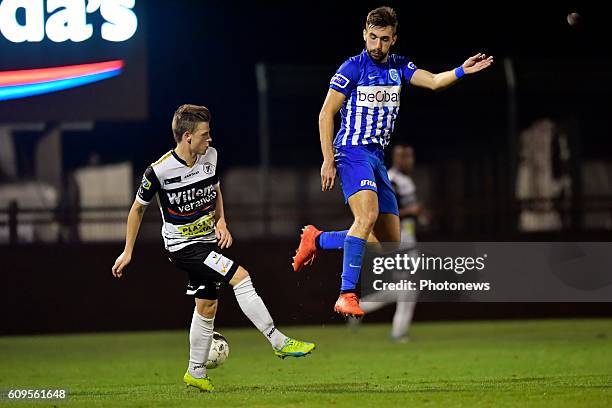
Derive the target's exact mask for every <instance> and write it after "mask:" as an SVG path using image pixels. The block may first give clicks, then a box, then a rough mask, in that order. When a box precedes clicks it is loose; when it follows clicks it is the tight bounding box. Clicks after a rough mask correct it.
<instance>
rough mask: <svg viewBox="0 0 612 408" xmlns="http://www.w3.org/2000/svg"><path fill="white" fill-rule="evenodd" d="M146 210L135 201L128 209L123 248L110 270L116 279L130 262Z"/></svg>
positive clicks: (145, 207)
mask: <svg viewBox="0 0 612 408" xmlns="http://www.w3.org/2000/svg"><path fill="white" fill-rule="evenodd" d="M146 209H147V206H146V205H143V204H141V203H139V202H138V201H137V200H134V204H132V208H130V213H129V214H128V219H127V231H126V233H125V247H124V249H123V252H122V253H121V255H119V257H117V260H116V261H115V264H114V265H113V268H112V271H113V276H115V277H116V278H120V277H121V276H123V268H125V267H126V266H127V265H128V264H129V263H130V261H131V260H132V252H133V251H134V244H135V243H136V237H137V236H138V230H139V229H140V224H141V223H142V217H143V216H144V213H145V211H146Z"/></svg>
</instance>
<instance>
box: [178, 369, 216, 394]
mask: <svg viewBox="0 0 612 408" xmlns="http://www.w3.org/2000/svg"><path fill="white" fill-rule="evenodd" d="M183 381H185V384H187V386H188V387H195V388H198V389H199V390H200V391H205V392H211V391H213V390H214V389H215V386H214V385H213V383H212V381H211V380H210V378H208V376H206V377H204V378H195V377H193V376H192V375H191V374H189V371H187V372H185V375H184V376H183Z"/></svg>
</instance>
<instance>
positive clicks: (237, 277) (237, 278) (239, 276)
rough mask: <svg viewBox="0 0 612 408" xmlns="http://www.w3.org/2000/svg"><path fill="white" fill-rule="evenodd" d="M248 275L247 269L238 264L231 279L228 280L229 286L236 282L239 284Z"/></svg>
mask: <svg viewBox="0 0 612 408" xmlns="http://www.w3.org/2000/svg"><path fill="white" fill-rule="evenodd" d="M248 277H249V273H248V272H247V270H246V269H244V268H243V267H242V266H239V267H238V269H237V270H236V273H235V274H234V276H233V277H232V279H231V280H230V281H229V284H230V285H231V286H236V285H237V284H239V283H240V282H242V281H243V280H245V279H246V278H248Z"/></svg>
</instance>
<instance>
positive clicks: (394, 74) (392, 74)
mask: <svg viewBox="0 0 612 408" xmlns="http://www.w3.org/2000/svg"><path fill="white" fill-rule="evenodd" d="M389 77H390V78H391V79H392V80H393V81H397V80H398V78H399V77H398V75H397V70H396V69H390V70H389Z"/></svg>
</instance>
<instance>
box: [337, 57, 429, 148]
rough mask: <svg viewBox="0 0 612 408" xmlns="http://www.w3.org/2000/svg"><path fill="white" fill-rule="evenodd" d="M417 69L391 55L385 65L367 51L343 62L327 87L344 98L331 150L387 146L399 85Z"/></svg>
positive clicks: (396, 110)
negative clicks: (373, 59) (338, 126)
mask: <svg viewBox="0 0 612 408" xmlns="http://www.w3.org/2000/svg"><path fill="white" fill-rule="evenodd" d="M416 69H417V68H416V66H415V65H414V64H413V63H412V62H410V61H409V60H408V59H407V58H405V57H402V56H399V55H395V54H390V55H389V57H388V58H387V62H385V63H382V64H380V63H377V62H374V61H372V59H371V58H370V56H369V55H368V53H367V52H366V50H363V51H362V52H361V54H359V55H356V56H354V57H351V58H349V59H348V60H346V61H345V62H344V63H343V64H342V65H341V66H340V68H338V70H337V71H336V74H335V75H334V76H333V77H332V79H331V82H330V84H329V87H330V88H331V89H334V90H336V91H338V92H341V93H342V94H344V96H346V99H345V100H344V104H343V105H342V109H341V110H340V114H341V116H342V122H341V125H340V129H339V130H338V133H337V134H336V138H335V139H334V147H336V148H338V147H340V146H351V145H352V146H358V145H367V144H378V145H380V146H381V147H385V146H387V145H388V144H389V140H390V138H391V133H392V132H393V127H394V126H395V118H396V117H397V113H398V111H399V107H400V90H401V88H402V82H405V83H410V78H412V75H413V74H414V72H415V71H416Z"/></svg>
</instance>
